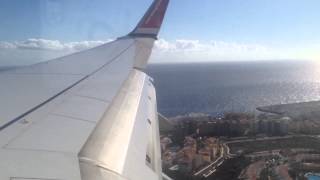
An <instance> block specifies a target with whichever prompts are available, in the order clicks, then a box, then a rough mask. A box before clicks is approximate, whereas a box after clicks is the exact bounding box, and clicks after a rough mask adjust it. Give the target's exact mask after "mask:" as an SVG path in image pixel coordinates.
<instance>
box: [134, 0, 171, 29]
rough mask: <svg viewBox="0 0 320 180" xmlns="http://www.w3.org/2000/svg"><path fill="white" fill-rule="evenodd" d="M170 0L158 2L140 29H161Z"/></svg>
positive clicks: (159, 0)
mask: <svg viewBox="0 0 320 180" xmlns="http://www.w3.org/2000/svg"><path fill="white" fill-rule="evenodd" d="M168 3H169V0H158V1H156V2H155V3H154V4H153V5H152V7H151V9H150V11H149V12H148V13H147V15H146V16H145V18H144V19H143V22H142V23H141V24H140V26H139V27H140V28H160V26H161V24H162V21H163V18H164V14H165V12H166V9H167V6H168Z"/></svg>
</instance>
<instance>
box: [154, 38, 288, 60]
mask: <svg viewBox="0 0 320 180" xmlns="http://www.w3.org/2000/svg"><path fill="white" fill-rule="evenodd" d="M284 57H285V56H284V55H283V54H281V53H279V51H276V50H274V49H272V48H270V47H267V46H265V45H261V44H249V43H236V42H224V41H208V42H202V41H199V40H186V39H181V40H175V41H166V40H164V39H160V40H158V41H157V42H156V43H155V50H154V54H153V57H152V58H153V61H154V62H194V61H217V60H258V59H274V58H277V59H280V58H284Z"/></svg>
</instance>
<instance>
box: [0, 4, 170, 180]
mask: <svg viewBox="0 0 320 180" xmlns="http://www.w3.org/2000/svg"><path fill="white" fill-rule="evenodd" d="M168 3H169V0H155V1H154V2H153V4H152V5H151V7H150V8H149V10H148V11H147V13H146V14H145V16H144V17H143V18H142V20H141V21H140V23H139V24H138V26H137V27H136V28H135V29H134V30H133V31H132V32H131V33H130V34H128V35H127V36H124V37H121V38H119V39H117V40H116V41H114V42H110V43H107V44H104V45H102V46H99V47H96V48H93V49H90V50H86V51H83V52H79V53H75V54H72V55H68V56H65V57H62V58H57V59H54V60H51V61H47V62H43V63H39V64H35V65H31V66H26V67H22V68H17V69H11V70H8V71H3V72H1V73H0V84H1V86H0V107H1V108H0V179H1V180H31V179H32V180H111V179H116V180H141V179H148V180H152V179H162V175H161V173H162V170H161V159H160V156H161V154H160V147H159V146H160V145H159V129H158V119H157V107H156V106H157V105H156V95H155V89H154V86H153V82H152V79H151V78H150V77H149V76H148V75H146V74H145V73H144V71H143V70H144V68H145V66H146V64H147V61H148V59H149V56H150V53H151V50H152V47H153V44H154V41H155V40H156V38H157V35H158V32H159V29H160V26H161V24H162V21H163V18H164V14H165V11H166V9H167V6H168Z"/></svg>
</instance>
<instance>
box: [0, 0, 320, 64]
mask: <svg viewBox="0 0 320 180" xmlns="http://www.w3.org/2000/svg"><path fill="white" fill-rule="evenodd" d="M150 4H151V0H134V1H129V0H91V1H88V0H68V1H65V0H30V1H21V0H2V1H1V6H0V18H1V21H0V27H1V28H0V41H3V42H9V43H10V42H16V41H19V42H20V41H21V42H23V41H26V40H28V39H31V38H32V39H40V38H41V39H46V40H54V41H59V42H60V43H62V42H63V43H67V42H81V41H106V40H108V39H114V38H116V37H118V36H121V35H124V34H126V33H128V32H129V31H130V30H131V29H133V27H134V26H135V25H136V23H137V22H138V20H139V19H140V17H141V16H142V15H143V13H144V12H145V11H146V9H147V8H148V6H149V5H150ZM319 7H320V1H319V0H228V1H223V0H201V1H200V0H171V3H170V6H169V9H168V13H167V16H166V19H165V22H164V25H163V29H162V31H161V34H160V38H161V39H162V40H163V41H164V42H163V43H162V44H160V45H159V46H158V49H160V50H162V51H160V52H159V53H156V54H157V55H158V56H157V57H156V58H155V59H157V61H162V60H161V58H169V59H170V60H172V59H173V60H175V59H183V58H179V57H180V55H181V57H183V56H187V55H188V53H191V54H192V56H193V58H192V59H189V60H188V61H194V60H195V59H197V57H199V58H203V59H206V60H210V59H212V60H217V59H219V58H221V59H223V58H225V59H232V60H237V59H240V60H242V59H246V58H247V59H255V60H257V59H269V58H278V59H291V58H292V59H309V58H311V59H312V58H318V57H320V56H318V53H317V50H318V48H319V47H320V46H319V44H320V35H319V30H320V21H319V19H320V11H319ZM181 40H182V41H181ZM213 42H214V44H215V47H214V48H213V49H212V47H209V46H212V43H213ZM164 43H165V44H164ZM183 43H184V44H183ZM181 44H183V45H181ZM221 44H223V48H224V49H223V51H226V52H227V51H229V50H230V51H231V52H233V51H234V48H236V52H237V53H235V54H233V55H228V54H227V53H226V55H225V56H224V54H223V53H222V54H219V55H217V53H208V52H207V51H210V52H215V51H218V50H219V49H221V48H220V45H221ZM217 46H219V47H217ZM181 47H183V49H181ZM185 47H187V48H185ZM161 48H164V49H165V50H163V49H161ZM179 48H180V49H179ZM232 48H233V49H232ZM252 48H253V49H255V48H258V50H255V52H254V53H252V51H251V49H252ZM239 49H245V50H246V52H244V53H243V54H246V53H247V55H245V56H242V54H241V50H240V52H238V51H239ZM248 49H249V50H250V53H249V54H248V52H247V51H248ZM261 49H263V52H261V51H260V50H261ZM200 51H201V52H200ZM181 52H183V53H181ZM179 53H180V54H179ZM238 57H239V58H238ZM0 58H1V56H0Z"/></svg>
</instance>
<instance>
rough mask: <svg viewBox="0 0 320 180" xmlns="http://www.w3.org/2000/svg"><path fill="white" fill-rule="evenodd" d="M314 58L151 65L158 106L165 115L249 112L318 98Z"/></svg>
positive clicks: (319, 75)
mask: <svg viewBox="0 0 320 180" xmlns="http://www.w3.org/2000/svg"><path fill="white" fill-rule="evenodd" d="M319 67H320V66H319V65H318V64H317V63H314V62H303V61H264V62H236V63H230V62H228V63H207V64H205V63H198V64H179V65H178V64H166V65H163V64H162V65H150V66H149V68H148V72H149V74H150V75H151V76H152V77H153V78H154V80H155V86H156V88H157V95H158V97H157V98H158V108H159V111H160V112H161V113H163V114H164V115H167V116H176V115H180V114H187V113H190V112H202V113H209V114H213V115H219V114H222V113H223V112H228V111H236V112H244V111H245V112H254V111H255V108H256V107H257V106H263V105H271V104H280V103H292V102H302V101H311V100H320V69H319Z"/></svg>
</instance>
